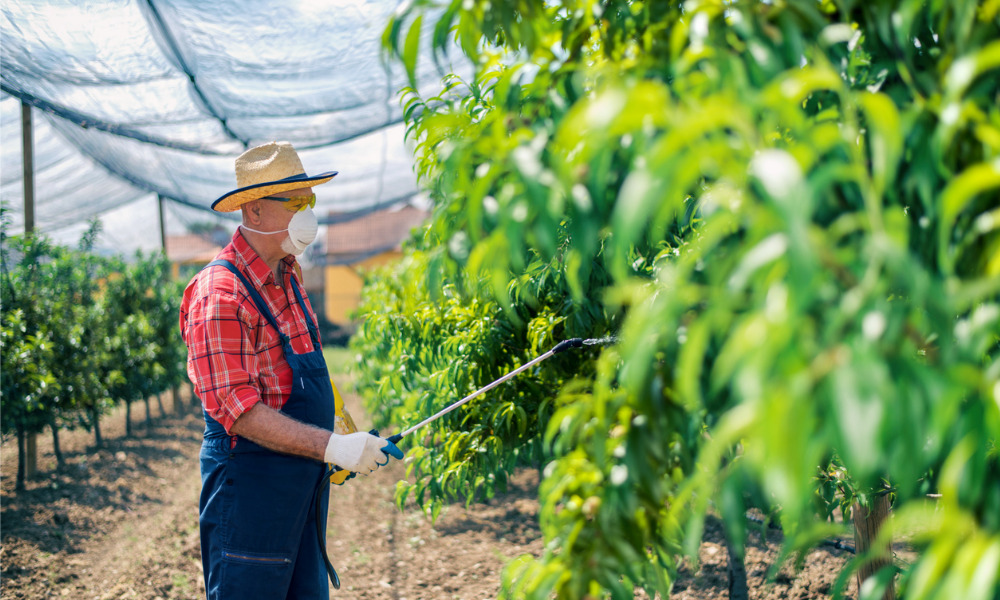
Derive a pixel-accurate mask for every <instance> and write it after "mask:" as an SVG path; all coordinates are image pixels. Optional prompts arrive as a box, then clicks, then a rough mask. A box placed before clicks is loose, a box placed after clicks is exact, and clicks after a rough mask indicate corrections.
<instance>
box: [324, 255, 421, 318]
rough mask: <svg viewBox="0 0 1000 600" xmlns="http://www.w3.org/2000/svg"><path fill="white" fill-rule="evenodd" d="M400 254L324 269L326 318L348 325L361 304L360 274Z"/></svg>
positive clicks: (394, 258) (361, 282) (377, 256)
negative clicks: (352, 314)
mask: <svg viewBox="0 0 1000 600" xmlns="http://www.w3.org/2000/svg"><path fill="white" fill-rule="evenodd" d="M400 256H402V254H401V253H400V252H396V251H392V252H383V253H382V254H378V255H375V256H372V257H370V258H367V259H365V260H363V261H361V262H359V263H357V264H354V265H330V266H327V267H326V294H325V295H326V302H325V304H326V306H325V307H324V310H325V311H326V318H327V320H329V321H330V322H332V323H336V324H338V325H350V324H351V317H350V315H351V313H352V312H353V311H355V310H356V309H357V308H358V305H359V304H360V303H361V287H362V285H363V280H362V278H361V273H362V272H364V271H366V270H368V269H372V268H374V267H378V266H381V265H384V264H386V263H388V262H391V261H394V260H396V259H398V258H399V257H400Z"/></svg>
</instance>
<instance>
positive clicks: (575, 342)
mask: <svg viewBox="0 0 1000 600" xmlns="http://www.w3.org/2000/svg"><path fill="white" fill-rule="evenodd" d="M615 341H617V338H616V337H614V336H609V337H604V338H593V339H583V338H572V339H569V340H564V341H562V342H559V343H558V344H556V345H555V346H553V347H552V349H551V350H549V351H548V352H546V353H545V354H542V355H541V356H538V357H536V358H534V359H532V360H531V361H529V362H526V363H525V364H523V365H521V366H520V367H518V368H516V369H514V370H513V371H511V372H510V373H507V374H506V375H504V376H502V377H500V378H499V379H497V380H496V381H493V382H491V383H488V384H486V385H484V386H483V387H481V388H479V389H478V390H476V391H474V392H472V393H471V394H469V395H468V396H466V397H465V398H462V399H461V400H459V401H457V402H454V403H452V404H449V405H448V406H446V407H445V408H443V409H442V410H440V411H438V412H436V413H434V414H433V415H431V416H430V417H427V418H426V419H424V420H423V421H421V422H419V423H417V424H416V425H414V426H413V427H410V428H409V429H406V430H404V431H402V432H401V433H397V434H395V435H392V436H390V437H388V438H386V439H387V440H389V441H390V442H392V443H393V444H398V443H399V441H400V440H402V439H403V438H404V437H406V436H408V435H410V434H411V433H414V432H415V431H417V430H419V429H421V428H423V427H424V426H426V425H429V424H430V423H433V422H434V421H437V420H438V419H440V418H441V417H443V416H445V415H446V414H448V413H450V412H451V411H453V410H455V409H456V408H459V407H460V406H462V405H463V404H465V403H467V402H469V401H470V400H472V399H473V398H475V397H477V396H480V395H482V394H484V393H486V392H488V391H490V390H492V389H493V388H495V387H496V386H498V385H500V384H501V383H503V382H505V381H507V380H509V379H512V378H513V377H516V376H517V375H519V374H521V373H523V372H524V371H526V370H528V369H530V368H531V367H533V366H535V365H537V364H538V363H540V362H542V361H544V360H547V359H549V358H551V357H552V356H554V355H556V354H559V353H560V352H564V351H566V350H569V349H570V348H580V347H582V346H594V345H598V344H600V345H604V344H610V343H613V342H615ZM369 433H371V434H372V435H374V436H378V435H379V433H378V430H377V429H372V430H371V431H369ZM342 470H343V469H341V468H340V467H338V466H336V465H334V466H333V468H331V469H330V470H329V471H327V473H326V475H324V476H323V479H321V480H320V482H319V485H318V486H317V487H316V502H315V504H316V535H317V538H318V539H319V547H320V550H321V551H322V553H323V560H324V562H325V563H326V570H327V573H328V574H329V575H330V582H331V583H333V587H334V588H336V589H340V578H339V577H338V576H337V571H336V570H335V569H334V568H333V565H332V564H330V559H329V557H328V556H327V552H326V543H325V540H324V537H323V532H322V531H321V529H320V526H319V524H320V523H321V522H322V520H321V519H320V517H321V515H320V502H319V495H320V493H321V492H322V490H323V489H324V486H326V485H327V482H329V481H330V478H331V477H333V476H334V474H336V473H338V472H339V471H342Z"/></svg>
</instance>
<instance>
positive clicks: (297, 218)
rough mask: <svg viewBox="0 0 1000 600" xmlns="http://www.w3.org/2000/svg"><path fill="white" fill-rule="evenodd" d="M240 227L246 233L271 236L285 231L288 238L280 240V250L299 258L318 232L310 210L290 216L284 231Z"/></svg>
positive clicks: (317, 224)
mask: <svg viewBox="0 0 1000 600" xmlns="http://www.w3.org/2000/svg"><path fill="white" fill-rule="evenodd" d="M240 227H242V228H243V229H246V230H247V231H252V232H254V233H260V234H263V235H273V234H276V233H285V232H286V231H287V232H288V237H286V238H285V239H284V240H282V242H281V249H282V251H284V252H287V253H289V254H294V255H295V256H299V255H300V254H302V253H303V252H305V251H306V246H308V245H309V244H311V243H313V241H315V240H316V232H317V231H319V221H317V220H316V214H315V213H313V211H312V209H311V208H307V209H305V210H300V211H299V212H297V213H295V214H294V215H292V220H291V221H289V222H288V227H287V228H286V229H279V230H277V231H260V230H259V229H251V228H250V227H247V226H246V225H240Z"/></svg>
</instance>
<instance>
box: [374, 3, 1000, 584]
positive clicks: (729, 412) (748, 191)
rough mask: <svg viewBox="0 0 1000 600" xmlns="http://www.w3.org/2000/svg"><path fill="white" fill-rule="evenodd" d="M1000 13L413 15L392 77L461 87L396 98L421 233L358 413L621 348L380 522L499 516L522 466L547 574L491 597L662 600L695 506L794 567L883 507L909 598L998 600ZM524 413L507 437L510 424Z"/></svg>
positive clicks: (459, 444)
mask: <svg viewBox="0 0 1000 600" xmlns="http://www.w3.org/2000/svg"><path fill="white" fill-rule="evenodd" d="M998 15H1000V4H998V3H997V2H995V1H992V0H991V1H985V2H975V1H972V0H957V1H949V2H943V1H935V0H895V1H889V0H872V1H868V2H855V1H854V0H822V1H814V0H783V1H776V2H766V3H763V2H751V1H736V2H718V1H712V0H693V1H689V2H683V3H679V2H660V1H649V2H629V1H625V0H611V1H608V2H600V3H597V2H591V1H576V0H562V1H555V2H542V1H540V0H514V1H512V2H507V3H497V2H489V1H485V0H454V1H452V2H445V3H436V2H429V1H419V0H418V1H417V2H414V3H411V4H407V5H405V8H403V9H401V11H400V12H399V14H398V15H397V16H396V18H394V20H393V21H392V23H391V24H390V25H389V27H388V28H387V30H386V35H385V39H386V42H387V45H388V47H389V49H390V51H391V52H393V53H395V54H396V56H397V57H398V58H399V59H400V61H401V62H402V64H403V65H404V66H405V67H406V68H407V69H408V70H410V71H411V72H412V69H413V66H414V65H415V64H416V63H417V61H416V56H417V54H418V53H419V52H423V51H427V49H426V47H422V44H423V45H424V46H426V44H427V43H428V42H430V44H431V51H433V52H435V53H443V52H446V51H447V49H448V48H450V47H451V41H452V40H453V39H454V40H457V42H458V44H459V45H460V47H461V48H462V51H463V52H464V53H465V55H466V56H467V57H469V58H470V59H471V60H472V62H473V64H474V66H475V73H474V76H473V77H472V78H471V79H469V80H467V81H466V80H462V79H460V78H458V77H456V76H449V77H448V78H446V79H445V89H444V90H443V91H442V93H441V94H440V95H439V96H437V97H434V98H422V97H419V96H418V95H417V94H415V93H414V92H413V91H412V90H411V91H410V92H409V93H408V94H407V95H406V96H405V97H404V111H405V113H404V114H405V116H406V119H407V123H408V129H407V133H408V136H409V139H410V140H411V141H412V142H413V143H414V146H415V149H416V170H417V172H418V174H419V176H420V179H421V182H422V184H423V185H424V187H425V188H426V189H427V190H428V191H429V192H430V193H431V194H432V197H433V198H434V200H435V209H434V216H433V220H432V222H431V223H430V224H429V226H428V227H427V228H426V229H425V230H424V231H423V232H422V234H421V236H420V237H419V239H417V240H415V241H414V243H413V245H412V248H411V250H410V251H409V253H408V256H407V258H406V260H405V261H404V263H403V264H402V265H401V266H399V267H398V268H396V269H395V270H392V271H384V272H381V273H378V274H376V275H374V276H373V278H372V279H371V281H370V282H369V284H368V288H367V291H366V300H365V306H364V307H363V309H362V312H361V315H362V316H363V317H364V318H365V324H364V327H363V328H362V329H361V331H360V332H359V334H358V336H357V337H356V338H355V340H354V344H355V347H356V348H357V349H358V350H359V354H360V355H361V356H362V357H363V360H362V361H361V362H360V363H359V366H360V372H361V375H362V382H363V384H365V385H368V386H370V389H369V393H368V394H369V402H370V406H371V407H372V409H373V410H379V409H380V407H383V406H384V413H383V415H382V417H381V419H382V420H383V421H384V423H396V424H409V423H412V422H414V421H415V420H416V419H418V418H420V417H422V416H426V415H427V414H428V412H430V411H431V410H433V409H435V408H440V407H441V406H443V405H444V404H446V403H448V402H450V401H453V400H455V399H457V398H459V397H461V396H462V395H464V394H465V393H468V392H469V391H470V390H472V389H475V388H477V387H478V386H480V385H483V384H485V383H486V382H488V381H489V380H491V379H492V378H493V377H494V376H496V375H498V374H499V373H502V372H505V371H507V370H509V369H510V368H512V367H514V366H516V365H518V364H523V363H524V362H525V361H526V360H527V359H529V358H530V357H532V356H533V355H535V354H537V353H539V352H541V351H543V350H545V349H547V348H548V346H549V345H550V344H552V343H555V342H557V341H559V340H560V339H563V338H566V337H574V336H585V337H588V336H589V337H597V336H600V335H603V334H604V333H606V332H608V331H616V332H618V333H619V334H620V343H619V344H617V345H616V346H615V347H613V348H610V349H608V350H606V351H605V352H603V353H601V354H600V355H599V356H596V357H595V356H594V355H593V354H590V355H587V354H583V355H577V360H570V359H568V358H566V359H560V361H553V362H551V363H546V364H545V365H544V366H542V367H540V368H539V369H538V370H537V371H536V372H534V373H532V375H531V376H530V377H526V378H524V379H522V380H519V381H513V382H511V383H510V384H508V385H506V386H504V387H503V388H501V389H499V390H497V392H495V393H491V394H490V395H489V396H487V397H486V398H484V399H482V400H481V401H478V402H475V403H472V404H470V405H469V406H468V408H467V409H466V410H463V411H456V412H457V414H455V416H454V417H452V418H449V419H444V420H442V421H441V422H439V423H437V424H435V425H434V426H433V427H432V428H430V433H428V434H427V435H426V436H425V437H424V438H423V439H422V440H420V443H417V444H415V449H414V450H411V454H412V456H414V457H415V458H414V461H413V463H412V465H411V469H412V470H411V478H412V479H413V481H412V482H411V483H405V484H403V485H402V486H401V496H402V495H403V494H405V493H407V492H409V491H416V492H417V493H418V495H419V494H420V493H422V494H423V496H424V499H425V500H426V499H429V500H430V501H431V502H432V503H434V502H440V501H443V500H444V499H447V498H450V497H453V496H454V495H455V494H456V493H457V492H460V490H463V489H468V487H469V486H476V487H478V488H480V489H482V490H483V491H484V492H485V493H487V495H488V494H489V493H490V490H492V486H493V485H494V484H496V483H502V481H503V480H504V477H505V475H506V474H507V473H509V472H510V468H511V465H512V462H513V461H512V459H511V457H512V456H515V457H520V456H522V455H523V456H524V457H525V458H530V459H531V460H538V459H539V457H544V458H542V460H544V461H545V463H546V464H545V468H544V479H543V481H542V486H541V497H540V500H541V522H542V528H543V532H544V534H545V538H546V541H547V544H546V550H545V554H544V556H543V557H542V558H541V559H539V560H529V559H525V560H523V561H520V562H519V563H517V564H516V565H514V566H513V567H512V568H511V569H510V570H509V572H508V574H507V575H508V578H507V584H508V585H507V587H506V588H505V590H504V594H505V595H507V596H510V597H530V598H549V597H551V596H552V595H555V596H556V597H559V598H583V597H603V596H609V595H610V596H611V597H615V598H631V597H632V588H633V587H634V586H641V587H644V588H646V589H647V590H649V591H650V592H653V591H656V592H659V593H660V594H661V595H663V596H664V597H666V595H667V593H668V592H669V587H670V577H671V575H672V573H673V572H674V567H675V564H676V562H675V561H676V557H677V556H678V555H679V554H682V553H686V554H689V555H693V554H694V553H695V550H696V548H697V543H698V541H699V540H700V538H701V531H702V527H703V522H704V519H705V516H706V513H707V512H708V510H710V509H712V510H715V511H717V512H718V513H720V514H721V515H722V516H723V517H724V521H725V523H726V528H727V535H728V537H729V538H730V540H731V541H732V543H733V545H734V546H735V547H736V548H737V551H738V550H739V548H740V547H741V546H742V543H743V540H744V537H745V523H746V521H745V519H744V516H743V515H744V511H745V509H746V508H748V507H758V508H762V509H764V510H765V511H767V512H768V513H769V514H773V515H774V516H775V518H776V519H778V520H780V522H781V524H782V526H783V528H784V530H785V534H786V537H785V540H786V552H787V553H788V554H791V553H796V552H803V553H804V552H805V551H806V550H807V549H809V548H811V547H814V546H815V545H816V544H817V543H818V542H819V540H821V539H822V538H824V537H825V536H827V535H829V534H831V533H834V532H838V531H840V530H841V528H842V526H840V525H838V524H835V523H833V522H831V521H830V520H829V517H830V515H831V514H832V508H833V507H834V506H835V505H836V504H844V505H845V506H849V505H850V504H851V502H850V501H851V500H854V499H856V498H860V499H862V500H867V499H869V498H870V497H871V495H872V494H885V493H889V494H891V495H892V497H893V498H894V502H895V509H896V510H895V518H894V520H893V521H892V527H890V528H887V531H888V532H889V533H890V534H891V532H892V529H893V528H895V529H896V530H897V531H908V532H914V531H915V532H917V533H916V536H915V538H914V540H915V542H916V543H917V544H918V545H919V547H920V549H921V551H920V558H919V559H918V560H917V562H916V563H914V564H912V565H904V566H901V567H899V570H900V573H901V578H900V581H899V583H900V589H901V592H902V593H903V594H904V595H905V596H906V597H908V598H941V599H945V598H959V597H961V598H981V599H984V600H985V599H989V598H991V597H993V595H994V594H995V591H996V589H998V587H1000V584H998V579H1000V567H998V557H1000V457H998V450H997V438H998V432H1000V383H998V380H1000V300H998V297H1000V19H998ZM426 20H434V26H433V27H432V28H431V30H432V35H431V36H430V39H427V38H426V37H423V36H421V33H420V32H421V30H422V27H423V25H424V22H425V21H426ZM581 359H583V360H581ZM389 398H391V399H392V400H391V401H390V400H387V399H389ZM517 406H522V407H523V408H525V413H526V414H527V415H529V417H528V418H527V419H519V418H517V417H515V416H512V417H511V418H510V419H506V420H505V419H504V418H503V415H505V414H508V413H509V414H512V415H518V414H519V413H518V412H517V410H516V408H517ZM536 407H537V408H536ZM539 448H540V449H539ZM928 492H936V493H939V494H940V500H939V501H937V506H936V507H933V508H931V507H929V506H928V504H927V501H926V494H927V493H928ZM803 555H804V554H803ZM857 566H858V564H857V563H855V564H852V565H851V567H852V568H855V567H857ZM892 574H893V569H892V568H889V569H884V570H883V571H882V572H881V573H880V574H879V576H878V577H876V578H873V579H872V580H870V581H871V583H872V585H868V586H866V588H865V589H864V590H863V595H864V596H865V597H866V598H876V597H880V596H881V593H882V589H884V588H885V585H886V583H887V581H888V578H889V577H890V576H891V575H892ZM846 575H847V573H845V575H844V577H842V579H841V583H842V584H843V582H844V581H846Z"/></svg>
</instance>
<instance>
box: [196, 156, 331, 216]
mask: <svg viewBox="0 0 1000 600" xmlns="http://www.w3.org/2000/svg"><path fill="white" fill-rule="evenodd" d="M336 174H337V172H336V171H329V172H327V173H321V174H320V175H312V176H310V175H306V171H305V169H303V168H302V161H301V160H299V155H298V154H297V153H296V152H295V148H292V145H291V144H289V143H288V142H270V143H268V144H264V145H263V146H257V147H256V148H250V149H249V150H247V151H246V152H244V153H243V154H241V155H240V156H239V158H237V159H236V185H237V188H236V189H235V190H233V191H231V192H229V193H228V194H226V195H224V196H222V197H221V198H219V199H218V200H216V201H215V202H213V203H212V210H217V211H219V212H232V211H234V210H236V209H238V208H239V207H240V205H242V204H244V203H246V202H250V201H251V200H256V199H257V198H262V197H264V196H270V195H272V194H277V193H279V192H287V191H288V190H298V189H301V188H307V187H312V186H314V185H319V184H321V183H326V182H327V181H330V180H331V179H333V176H334V175H336Z"/></svg>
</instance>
